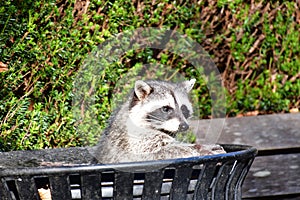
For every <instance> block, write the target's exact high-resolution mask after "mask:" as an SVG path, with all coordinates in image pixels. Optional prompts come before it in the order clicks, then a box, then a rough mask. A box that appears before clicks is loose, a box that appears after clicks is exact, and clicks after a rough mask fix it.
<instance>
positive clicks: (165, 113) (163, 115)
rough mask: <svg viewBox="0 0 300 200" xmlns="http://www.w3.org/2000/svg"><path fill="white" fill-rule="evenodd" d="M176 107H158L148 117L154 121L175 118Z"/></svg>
mask: <svg viewBox="0 0 300 200" xmlns="http://www.w3.org/2000/svg"><path fill="white" fill-rule="evenodd" d="M174 117H175V115H174V109H173V108H172V107H170V106H163V107H161V108H158V109H156V110H154V111H152V112H151V113H149V114H148V115H147V119H151V120H153V121H161V122H164V121H167V120H169V119H172V118H174Z"/></svg>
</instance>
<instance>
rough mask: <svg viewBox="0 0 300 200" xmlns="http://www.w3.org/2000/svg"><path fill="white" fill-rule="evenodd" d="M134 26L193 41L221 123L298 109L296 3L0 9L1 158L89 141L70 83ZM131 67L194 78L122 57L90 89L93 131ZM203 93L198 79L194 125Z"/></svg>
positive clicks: (9, 5) (172, 60)
mask: <svg viewBox="0 0 300 200" xmlns="http://www.w3.org/2000/svg"><path fill="white" fill-rule="evenodd" d="M138 27H167V28H170V29H174V30H176V31H178V32H180V33H182V34H186V35H187V36H189V37H191V38H193V39H194V40H195V41H197V42H199V43H200V44H201V45H202V47H204V49H205V50H206V51H207V52H209V54H210V55H211V56H212V58H213V59H214V62H215V64H216V65H217V67H218V69H219V70H220V72H221V74H222V78H223V81H224V85H225V87H226V93H227V94H228V95H227V115H228V116H230V117H232V116H237V115H245V114H247V113H249V112H253V111H254V112H255V113H256V114H271V113H282V112H289V111H290V110H291V109H297V108H299V103H300V100H299V96H300V31H299V30H300V6H299V4H297V3H296V1H264V0H260V1H240V0H233V1H232V0H230V1H229V0H219V1H215V0H204V1H179V2H177V1H164V0H160V1H140V0H133V1H129V0H115V1H103V0H81V1H79V0H76V1H75V0H37V1H34V0H27V1H22V0H16V1H1V2H0V71H1V72H0V150H4V151H7V150H21V149H39V148H53V147H68V146H79V145H86V144H93V143H95V141H96V138H97V137H96V136H95V135H93V134H87V135H82V134H81V133H80V132H78V131H76V128H75V126H76V124H75V121H74V117H73V113H72V111H71V104H72V97H73V93H72V92H73V87H72V84H73V81H74V78H75V77H76V73H77V72H78V70H79V68H80V66H81V64H82V62H83V60H84V58H85V57H86V56H87V55H88V54H89V53H90V52H91V51H92V50H93V49H94V48H95V46H97V45H98V44H101V43H102V42H104V41H105V40H106V39H107V38H109V37H110V36H113V35H115V34H117V33H121V32H123V31H126V30H133V29H135V28H138ZM140 63H162V64H168V65H169V66H173V67H174V68H178V69H179V70H180V72H181V73H184V74H185V75H186V76H195V72H194V71H192V70H189V68H188V66H189V64H188V63H186V62H185V61H184V60H182V59H181V60H180V59H178V58H176V57H172V55H168V54H167V53H165V52H163V53H162V52H153V51H151V50H141V51H138V52H133V53H132V54H130V55H126V56H124V58H122V59H121V60H120V62H119V63H117V64H116V65H114V66H112V67H111V68H110V69H109V70H108V71H107V72H105V76H104V77H103V79H102V80H100V83H101V84H102V87H101V88H99V89H98V90H97V91H96V97H97V104H96V108H97V119H98V121H99V123H100V125H101V126H104V125H105V120H106V119H107V118H108V116H109V114H110V112H111V106H110V105H111V102H110V100H111V97H112V91H113V87H114V83H115V82H116V80H118V79H119V78H120V77H122V76H123V75H124V74H125V73H126V72H127V71H128V70H129V69H130V68H131V67H132V66H135V65H137V64H140ZM205 88H206V87H205V86H203V82H201V81H198V83H197V86H196V93H197V94H198V95H199V105H200V106H201V107H200V109H201V118H209V116H210V114H211V113H210V106H211V104H210V100H209V95H208V94H207V89H205ZM200 97H201V98H200Z"/></svg>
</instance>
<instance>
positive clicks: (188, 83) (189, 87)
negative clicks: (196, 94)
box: [182, 78, 196, 93]
mask: <svg viewBox="0 0 300 200" xmlns="http://www.w3.org/2000/svg"><path fill="white" fill-rule="evenodd" d="M195 82H196V79H194V78H193V79H191V80H189V81H183V82H182V85H183V87H184V89H185V91H186V92H187V93H189V92H190V91H191V90H192V88H193V86H194V84H195Z"/></svg>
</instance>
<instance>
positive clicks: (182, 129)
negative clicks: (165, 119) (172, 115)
mask: <svg viewBox="0 0 300 200" xmlns="http://www.w3.org/2000/svg"><path fill="white" fill-rule="evenodd" d="M188 129H189V125H188V124H187V123H185V122H183V123H181V124H179V131H186V130H188Z"/></svg>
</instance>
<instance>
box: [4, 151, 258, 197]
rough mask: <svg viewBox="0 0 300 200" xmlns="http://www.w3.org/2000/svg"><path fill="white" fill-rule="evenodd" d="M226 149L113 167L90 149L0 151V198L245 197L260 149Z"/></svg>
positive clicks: (114, 165)
mask: <svg viewBox="0 0 300 200" xmlns="http://www.w3.org/2000/svg"><path fill="white" fill-rule="evenodd" d="M222 146H223V147H224V149H225V150H226V151H227V152H228V153H226V154H219V155H213V156H201V157H192V158H182V159H172V160H162V161H148V162H134V163H124V164H110V165H101V164H92V163H91V160H92V156H91V155H90V154H89V151H88V150H87V149H86V148H69V149H53V150H40V151H21V152H7V153H0V179H1V181H0V199H1V200H6V199H7V200H36V199H37V200H46V199H47V200H48V199H52V200H69V199H70V200H71V199H82V200H97V199H117V200H118V199H120V200H124V199H143V200H144V199H149V200H150V199H151V200H154V199H174V200H177V199H178V200H183V199H215V200H222V199H226V200H237V199H241V195H242V194H241V187H242V184H243V181H244V179H245V177H246V175H247V172H248V170H249V168H250V166H251V164H252V162H253V160H254V157H255V155H256V154H257V150H256V149H255V148H253V147H250V146H244V145H222ZM42 190H43V191H46V192H48V194H47V195H50V194H51V198H50V197H48V198H46V197H43V196H41V193H40V192H41V191H42Z"/></svg>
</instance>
